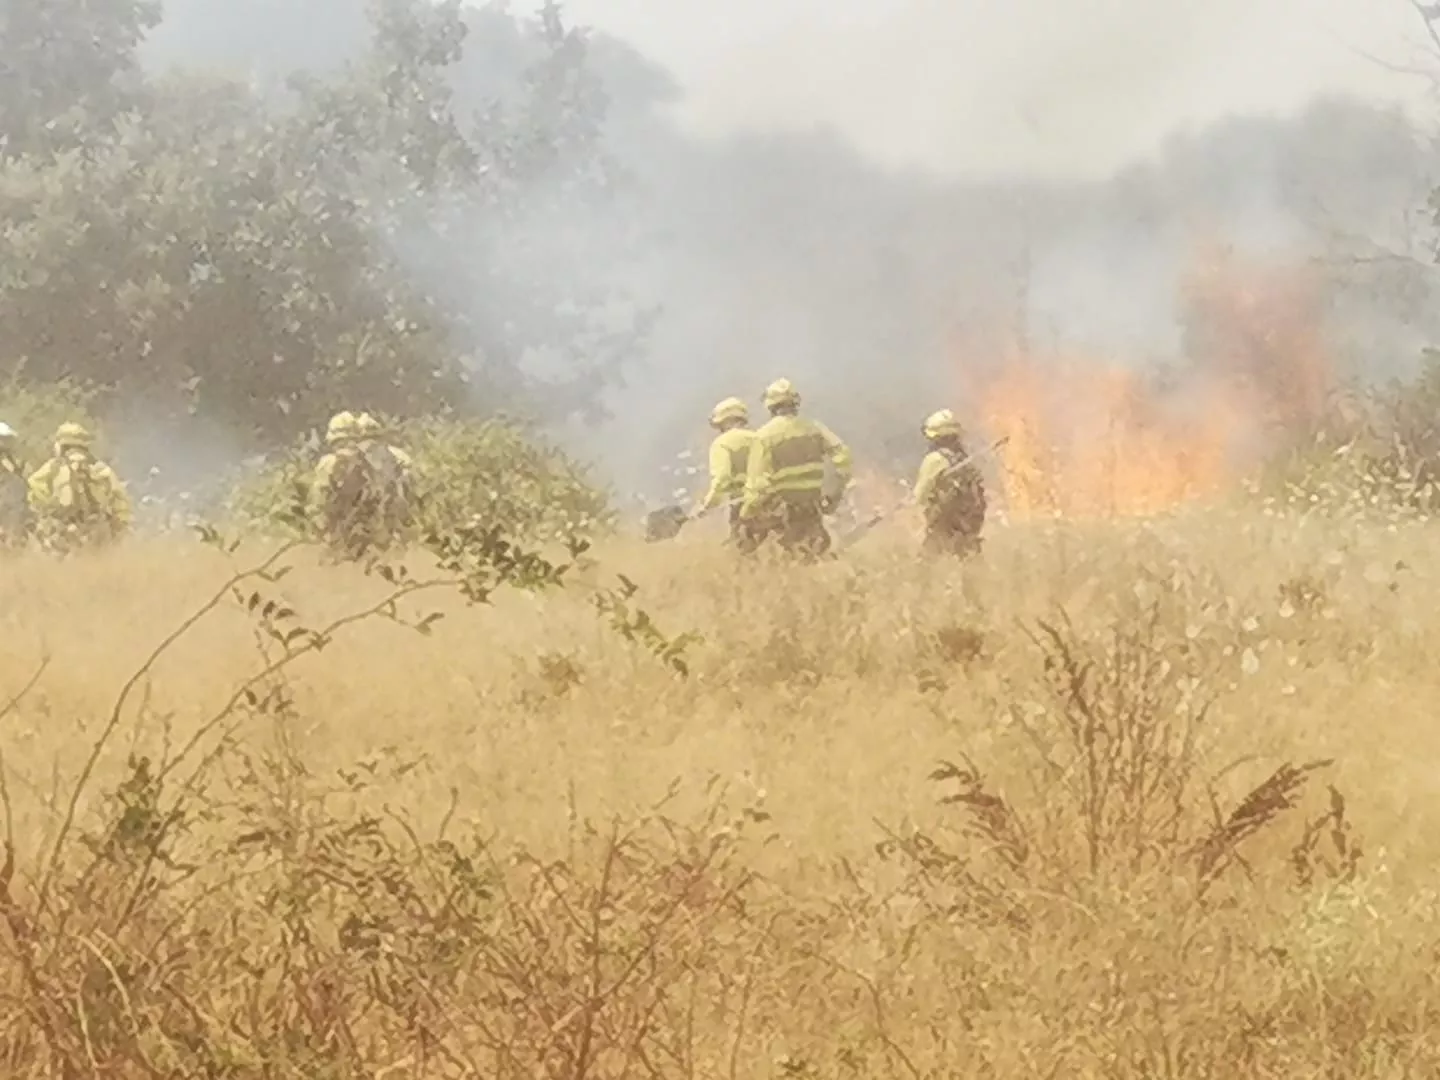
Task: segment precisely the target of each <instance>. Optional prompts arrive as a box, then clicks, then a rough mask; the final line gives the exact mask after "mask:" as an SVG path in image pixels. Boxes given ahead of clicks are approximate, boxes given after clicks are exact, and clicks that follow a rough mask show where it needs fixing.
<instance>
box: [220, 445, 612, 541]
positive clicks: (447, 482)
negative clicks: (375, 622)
mask: <svg viewBox="0 0 1440 1080" xmlns="http://www.w3.org/2000/svg"><path fill="white" fill-rule="evenodd" d="M386 426H387V430H389V431H391V432H392V433H393V434H392V436H391V440H390V441H391V442H392V443H393V444H394V445H396V446H398V447H400V448H402V449H404V450H405V451H406V452H407V453H409V454H410V455H411V457H412V458H413V459H414V463H415V481H416V489H417V494H418V498H417V506H416V514H415V523H414V524H415V528H416V531H417V532H418V533H421V534H425V535H446V534H448V533H450V532H453V531H454V530H455V529H457V528H459V527H461V526H464V525H466V524H468V523H470V522H472V521H475V520H479V521H480V522H482V523H484V524H485V525H487V526H497V527H500V528H502V529H503V530H504V532H505V533H506V535H508V536H511V537H514V538H516V539H524V540H543V539H552V538H556V537H561V536H574V535H581V536H591V535H594V534H596V533H597V532H599V531H603V530H605V529H608V528H609V527H610V526H611V525H612V524H613V522H614V514H613V512H612V511H611V509H610V506H609V499H608V496H607V493H606V492H605V491H604V490H603V489H601V488H600V487H599V486H598V485H597V484H596V483H595V482H594V481H593V480H592V478H591V477H590V475H589V474H588V473H587V471H586V470H585V468H584V467H583V466H582V465H580V464H579V463H578V462H576V461H575V460H574V459H573V458H571V457H569V456H568V455H567V454H566V453H565V452H564V451H563V450H561V449H560V448H559V447H557V446H555V445H553V444H552V443H550V442H548V441H546V440H545V439H544V438H542V437H541V436H539V435H538V434H537V433H535V432H533V431H530V430H527V429H526V428H524V427H522V426H520V425H518V424H516V423H514V422H513V421H509V420H487V421H482V422H473V421H464V420H456V419H451V418H440V417H429V418H425V419H419V420H413V421H408V422H405V423H399V424H387V425H386ZM323 453H324V449H323V447H321V446H320V445H319V443H318V441H317V440H316V439H315V437H314V436H311V437H310V438H308V439H306V440H305V441H304V442H302V443H300V444H298V445H297V446H295V447H294V448H292V449H291V450H289V451H288V452H286V453H285V454H284V455H283V456H281V457H280V458H279V459H278V460H276V461H275V462H273V463H272V464H271V465H269V466H267V467H266V468H264V469H263V470H261V472H260V473H259V474H258V475H255V476H252V477H249V478H247V479H245V480H243V481H241V483H240V485H239V486H238V488H237V490H236V491H235V493H234V495H233V496H232V498H231V504H230V505H231V510H232V512H233V515H234V516H235V517H236V518H238V519H239V520H240V522H241V523H243V524H247V525H249V526H251V527H257V528H262V529H265V530H267V531H275V530H279V531H281V532H283V533H287V534H290V535H294V534H295V533H297V532H300V531H303V526H302V525H301V523H300V522H299V521H298V520H297V514H296V511H297V509H298V508H299V507H300V506H303V505H304V503H305V501H306V499H307V498H308V494H309V482H310V475H311V473H312V471H313V469H314V466H315V463H316V462H317V461H318V460H319V458H320V456H321V455H322V454H323Z"/></svg>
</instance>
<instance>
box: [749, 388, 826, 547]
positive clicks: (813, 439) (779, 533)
mask: <svg viewBox="0 0 1440 1080" xmlns="http://www.w3.org/2000/svg"><path fill="white" fill-rule="evenodd" d="M764 402H765V407H766V409H767V410H769V412H770V420H769V421H768V422H767V423H766V424H765V425H764V426H763V427H761V428H760V430H759V431H757V432H756V433H755V438H754V441H753V443H752V444H751V447H750V459H749V464H748V469H747V471H746V477H745V497H744V501H743V502H742V503H741V508H740V519H741V522H742V527H743V528H744V529H745V530H746V533H747V535H748V538H749V543H750V544H752V545H757V546H758V545H759V544H760V543H763V542H764V541H765V540H766V539H768V538H769V537H772V536H773V537H775V538H776V539H778V541H779V543H780V546H781V548H782V549H783V550H785V551H787V552H790V553H793V554H797V555H800V556H802V557H803V558H805V559H807V560H808V559H815V558H819V557H821V556H823V555H825V554H826V553H828V552H829V550H830V534H829V533H828V532H827V531H826V529H825V515H826V514H827V513H830V512H831V511H832V510H834V508H835V505H836V504H837V503H838V501H839V499H840V497H841V496H842V495H843V494H844V493H845V488H846V487H848V486H849V483H850V476H851V459H850V448H849V447H847V446H846V445H845V444H844V443H843V442H841V441H840V439H839V438H837V437H836V435H835V433H834V432H832V431H831V430H830V429H829V428H827V427H826V426H825V425H824V424H822V423H820V421H818V420H812V419H810V418H809V417H804V416H801V415H800V394H799V392H798V391H797V390H796V389H795V386H794V384H792V383H791V382H790V380H789V379H778V380H776V381H775V382H773V383H771V384H770V385H769V386H768V387H766V389H765V396H764ZM827 462H828V463H829V464H830V465H831V466H832V467H833V469H834V471H835V477H836V480H837V481H838V489H837V490H835V491H834V492H833V493H830V494H827V493H826V490H825V486H826V483H825V482H826V477H825V465H826V463H827Z"/></svg>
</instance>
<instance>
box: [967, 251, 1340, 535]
mask: <svg viewBox="0 0 1440 1080" xmlns="http://www.w3.org/2000/svg"><path fill="white" fill-rule="evenodd" d="M1318 284H1319V283H1318V282H1317V281H1316V280H1314V279H1312V278H1311V277H1310V276H1309V275H1308V274H1306V273H1304V272H1300V271H1296V270H1295V269H1293V268H1291V267H1269V266H1262V265H1240V264H1239V263H1238V262H1237V260H1235V259H1234V258H1233V257H1231V256H1229V255H1228V254H1226V253H1223V252H1215V251H1210V252H1206V253H1205V254H1204V257H1203V258H1201V259H1200V260H1198V261H1197V264H1196V265H1195V267H1194V269H1193V270H1192V272H1191V273H1190V274H1188V275H1187V276H1186V277H1185V279H1184V280H1183V281H1182V283H1181V292H1180V297H1179V301H1180V304H1179V307H1180V315H1181V320H1182V324H1183V327H1184V345H1185V352H1186V362H1185V364H1184V366H1183V367H1182V368H1180V369H1177V370H1173V371H1164V370H1159V369H1156V368H1155V367H1153V366H1148V367H1142V366H1141V365H1138V364H1137V365H1125V364H1120V363H1116V362H1114V361H1112V360H1110V359H1108V358H1102V357H1096V356H1093V355H1086V354H1084V353H1080V352H1075V351H1070V352H1059V351H1051V352H1048V353H1037V352H1036V351H1034V350H1026V349H1021V348H1019V347H1016V346H1012V347H1011V348H1010V349H1009V350H1007V352H1006V353H1005V355H1004V356H1003V358H1002V361H1001V363H1000V364H999V365H998V367H997V368H995V369H993V370H991V371H990V372H989V373H988V375H986V376H984V377H982V379H981V382H980V385H979V387H978V390H977V391H976V392H975V393H974V396H973V398H972V400H973V401H974V403H975V404H976V406H977V408H976V419H977V420H978V421H979V422H980V424H981V425H982V426H983V427H984V429H985V430H986V432H987V434H988V435H989V437H991V438H995V439H999V438H1005V439H1008V442H1007V443H1006V444H1005V445H1004V446H1003V447H1002V448H1001V450H1000V451H999V453H998V455H997V456H998V458H999V461H998V471H999V474H1000V475H999V479H1000V482H1001V487H1002V490H1003V494H1004V501H1005V504H1006V506H1007V509H1008V513H1009V515H1010V517H1011V518H1013V519H1021V518H1034V517H1076V518H1093V517H1114V516H1133V515H1154V514H1158V513H1162V512H1165V511H1168V510H1172V509H1175V508H1177V507H1180V506H1182V505H1186V504H1190V503H1194V502H1197V501H1200V500H1204V499H1207V498H1212V497H1215V496H1220V495H1223V494H1225V493H1226V492H1228V491H1230V490H1233V489H1234V488H1235V487H1236V486H1237V485H1238V484H1239V483H1240V481H1241V479H1242V477H1243V476H1244V474H1245V473H1246V472H1247V471H1249V470H1250V469H1251V468H1253V467H1255V466H1256V465H1258V464H1259V463H1260V461H1261V459H1262V457H1263V454H1264V453H1265V452H1266V450H1267V449H1268V448H1271V447H1273V446H1274V445H1275V444H1276V442H1277V440H1278V439H1283V438H1294V437H1297V436H1301V435H1304V434H1306V433H1307V432H1308V431H1309V430H1310V429H1311V428H1313V425H1314V424H1315V423H1317V422H1318V421H1319V420H1320V419H1321V417H1322V415H1323V412H1324V410H1325V407H1326V403H1327V400H1328V395H1329V392H1330V368H1329V364H1328V363H1327V361H1326V356H1325V351H1324V348H1323V344H1322V340H1321V335H1320V325H1321V318H1320V315H1321V309H1320V304H1321V302H1322V300H1323V296H1322V290H1321V289H1320V288H1319V287H1318Z"/></svg>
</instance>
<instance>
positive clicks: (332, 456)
mask: <svg viewBox="0 0 1440 1080" xmlns="http://www.w3.org/2000/svg"><path fill="white" fill-rule="evenodd" d="M325 443H326V445H327V446H328V447H329V452H328V453H326V454H325V456H324V457H322V458H321V459H320V461H319V462H318V463H317V464H316V466H315V473H314V475H313V477H312V479H311V482H310V514H311V519H312V521H313V523H314V525H315V529H316V531H317V532H318V533H319V534H320V536H321V538H322V539H323V540H324V541H325V542H326V543H327V544H328V545H330V547H331V549H332V550H333V551H334V552H335V553H336V554H337V555H343V556H346V557H349V558H359V557H360V556H361V555H363V554H364V553H365V552H366V551H367V550H369V549H370V548H371V547H372V546H373V538H372V535H371V534H372V532H373V529H374V522H373V520H372V516H373V515H372V513H371V511H372V510H373V506H372V504H371V490H372V487H373V484H372V476H371V472H372V470H371V468H370V464H369V462H368V461H367V460H366V458H365V455H364V454H363V453H362V452H361V450H360V424H359V421H358V419H357V418H356V416H355V414H354V413H352V412H349V411H348V410H347V411H345V412H338V413H336V414H335V415H334V416H332V417H331V418H330V422H329V424H327V425H326V428H325Z"/></svg>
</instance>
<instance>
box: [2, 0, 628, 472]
mask: <svg viewBox="0 0 1440 1080" xmlns="http://www.w3.org/2000/svg"><path fill="white" fill-rule="evenodd" d="M485 17H486V18H487V19H491V20H496V19H498V20H502V21H503V23H504V24H505V26H506V28H507V29H508V30H509V31H510V32H511V33H512V34H514V35H515V36H516V39H517V40H519V41H521V42H523V43H524V44H525V45H526V47H527V52H526V53H525V55H526V57H527V59H526V61H525V66H524V69H523V72H522V74H523V78H522V80H521V82H520V93H518V94H515V95H512V96H511V98H510V99H509V100H498V99H497V100H496V101H494V102H493V103H491V104H489V105H488V107H486V108H484V109H482V110H476V109H474V108H470V107H468V106H465V107H462V106H460V105H457V101H456V91H455V85H456V79H455V78H454V71H455V68H456V65H457V64H458V63H459V62H460V61H461V60H462V57H463V55H464V49H465V47H466V41H467V36H468V34H469V26H468V25H467V22H466V19H465V18H462V11H461V8H460V4H459V3H458V0H444V2H441V3H430V2H428V0H371V2H370V4H369V7H368V18H369V26H370V41H369V47H368V49H367V50H366V51H365V52H364V53H363V54H362V55H360V56H357V57H355V58H353V59H352V60H350V61H349V62H347V63H345V64H343V65H341V66H339V67H338V68H336V69H335V70H333V71H330V72H327V73H325V74H323V75H313V76H297V77H295V78H293V79H291V80H290V82H289V85H288V87H287V88H286V90H285V92H284V93H274V92H273V88H258V87H254V86H250V85H245V84H241V83H238V82H231V81H223V80H216V79H214V78H205V77H201V76H197V75H190V74H172V75H167V76H164V77H161V76H156V75H147V74H145V73H143V72H142V71H141V68H140V65H139V63H138V61H137V50H138V49H139V47H140V45H141V42H142V40H143V38H144V35H145V33H146V32H147V30H149V29H151V28H153V27H154V26H155V25H157V23H158V21H159V18H160V11H159V5H158V4H157V3H153V2H151V0H104V2H103V3H102V2H94V0H90V2H81V0H7V2H6V3H5V4H4V5H3V6H0V130H3V134H4V139H5V142H4V157H3V160H0V234H3V240H4V243H5V248H6V253H7V258H6V259H5V261H4V265H3V268H0V341H3V342H4V352H3V354H0V359H3V363H4V365H5V369H6V370H8V372H9V373H12V374H13V373H14V372H15V371H23V372H24V374H25V376H26V377H27V378H32V379H40V380H57V379H60V378H61V377H69V378H71V379H77V380H81V381H84V382H87V383H92V384H94V385H96V386H97V387H99V388H100V390H101V393H102V403H103V400H105V399H107V398H108V399H110V400H116V399H123V400H131V401H133V400H136V399H140V400H143V401H145V402H147V404H148V405H149V407H151V408H152V409H155V410H167V409H168V410H172V411H175V412H177V413H179V412H186V413H192V414H198V415H200V416H203V417H205V418H207V419H212V420H214V421H215V422H217V423H219V424H222V425H224V426H225V427H226V428H227V429H230V430H233V431H235V432H237V433H242V434H245V435H248V436H250V437H252V438H253V439H254V440H255V441H256V442H257V443H261V444H265V443H273V442H274V441H276V440H279V439H288V438H289V437H291V436H293V435H294V434H296V433H297V432H299V431H304V430H308V429H310V428H312V427H313V426H315V425H316V424H317V423H320V422H322V421H323V419H324V417H325V416H326V415H327V414H328V413H329V412H330V411H332V410H334V409H336V408H341V407H360V408H367V409H372V410H378V411H383V412H386V413H390V414H395V415H415V414H419V413H427V412H434V411H436V410H440V409H443V408H450V409H459V410H461V411H466V410H484V409H488V408H494V407H502V406H503V407H507V408H512V409H515V408H520V409H525V408H528V407H530V406H531V405H532V404H534V403H535V402H537V401H543V402H548V403H550V404H552V405H554V406H555V407H556V409H557V411H559V412H562V413H565V412H575V411H583V410H584V409H585V408H586V407H587V406H588V404H589V402H590V398H591V397H592V395H593V394H594V392H595V391H596V389H597V385H598V382H599V376H598V375H597V371H599V370H601V369H600V368H597V367H596V366H595V364H603V363H605V362H607V361H608V360H611V359H614V358H615V357H618V356H620V354H623V353H625V352H626V351H627V350H629V349H632V348H633V347H634V345H635V344H636V342H637V340H638V337H637V334H638V332H639V330H643V324H642V323H640V322H639V321H638V320H636V319H631V320H630V321H629V322H628V323H625V322H622V323H621V324H620V325H619V327H618V329H615V330H612V331H611V332H612V333H613V334H614V340H613V341H612V342H611V344H612V345H613V347H614V348H613V353H614V355H613V356H612V355H611V354H607V353H605V352H604V350H603V349H595V348H593V342H592V341H591V340H590V338H592V337H593V334H591V333H590V331H589V325H590V324H589V318H590V315H589V311H588V310H587V308H588V307H593V306H595V304H596V303H597V298H596V297H595V296H593V295H591V296H586V295H577V296H566V297H559V298H557V296H556V295H555V292H554V289H553V288H552V286H551V283H550V282H549V281H548V280H546V279H545V277H544V276H543V275H541V274H521V275H519V277H518V279H517V278H516V277H515V276H514V275H513V274H510V275H507V267H513V266H514V262H513V260H511V261H510V262H509V263H507V262H506V261H505V260H503V259H493V260H487V259H484V258H478V259H477V258H475V257H474V255H475V254H476V253H475V252H473V251H471V252H468V253H467V254H468V255H469V256H470V257H469V258H467V260H466V261H465V265H466V266H467V267H470V268H472V269H471V271H470V273H469V274H468V275H467V276H465V277H464V278H463V279H459V283H460V287H459V288H455V287H453V283H454V282H455V281H456V280H457V275H455V274H453V273H445V274H434V275H426V274H425V273H423V272H421V273H417V272H416V260H415V259H414V258H413V257H412V256H413V252H407V245H410V246H411V247H412V248H413V247H415V246H417V245H418V246H420V247H422V248H424V249H425V250H427V251H430V252H432V254H431V256H430V257H431V258H432V260H433V261H434V262H435V263H436V264H437V265H438V266H441V267H445V266H447V265H448V264H447V261H446V256H445V254H444V253H445V252H446V250H447V248H452V247H458V246H461V245H467V244H469V239H468V238H469V236H470V235H475V236H482V237H487V238H488V241H487V242H492V243H496V242H500V241H501V240H502V239H503V237H505V236H506V235H507V225H508V223H510V222H514V221H518V220H525V219H527V218H533V216H534V215H536V214H540V213H544V212H545V211H546V210H547V209H548V208H551V207H554V206H555V205H557V200H561V201H563V200H569V203H571V204H581V203H583V202H584V200H586V199H588V198H590V197H591V196H592V193H595V192H600V193H602V194H603V192H604V191H605V190H606V188H607V186H608V185H609V183H610V181H609V179H608V175H607V172H606V167H605V163H604V161H603V158H602V155H601V153H600V149H599V145H598V139H597V138H596V132H597V131H598V129H599V124H600V123H601V119H602V117H603V110H604V107H605V101H604V96H603V94H601V93H600V92H599V90H598V87H597V86H596V85H595V84H594V83H593V81H591V80H590V79H589V76H588V75H587V73H586V65H587V60H586V43H585V39H584V38H583V36H581V35H580V34H578V33H577V32H576V31H574V30H572V29H570V28H568V27H566V26H565V25H564V24H563V23H562V21H561V19H560V15H559V12H558V10H557V9H556V8H554V7H553V6H547V7H546V8H545V10H544V11H543V12H542V14H541V16H540V17H539V18H538V19H536V20H531V21H521V20H518V19H515V18H514V17H512V16H509V15H507V14H503V13H501V12H486V13H485ZM458 225H465V226H466V228H465V229H464V230H461V229H460V228H458V227H457V226H458ZM481 254H483V252H482V253H481ZM476 268H478V269H476ZM420 269H421V270H422V271H423V269H424V267H423V265H421V266H420ZM444 282H451V283H452V287H451V288H450V289H449V290H444V289H441V288H438V287H437V286H438V285H439V284H442V283H444ZM562 301H563V302H562ZM477 313H479V316H478V318H477ZM544 347H550V348H552V349H558V350H559V351H560V352H561V353H562V354H564V353H566V350H569V352H568V354H567V356H568V359H571V360H574V359H576V358H577V357H578V356H580V355H583V356H584V357H585V358H586V359H587V361H588V359H589V358H590V357H595V358H597V359H596V360H595V362H594V364H590V365H589V366H587V365H586V364H579V363H576V364H573V365H570V366H563V365H562V372H561V378H560V381H559V385H560V389H561V390H562V391H564V392H561V393H556V392H554V388H553V387H549V388H547V390H549V391H550V392H547V393H546V394H545V395H543V396H540V395H536V394H535V393H533V391H534V383H533V376H532V375H531V374H530V372H529V370H528V368H527V364H528V363H529V358H530V355H531V354H532V353H533V352H534V351H535V350H537V349H540V348H544ZM604 371H605V373H606V375H607V376H608V374H609V373H610V371H611V369H610V368H608V367H607V368H604Z"/></svg>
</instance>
